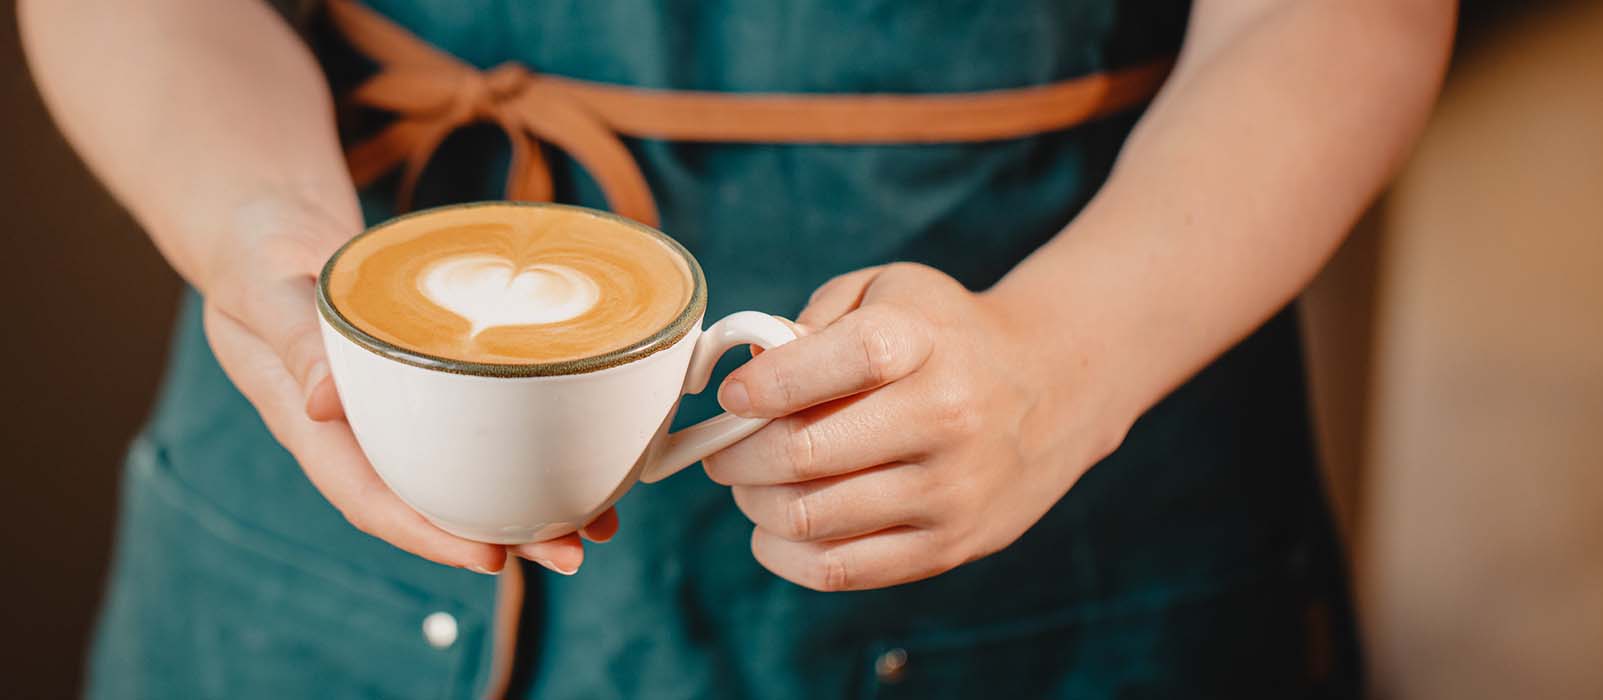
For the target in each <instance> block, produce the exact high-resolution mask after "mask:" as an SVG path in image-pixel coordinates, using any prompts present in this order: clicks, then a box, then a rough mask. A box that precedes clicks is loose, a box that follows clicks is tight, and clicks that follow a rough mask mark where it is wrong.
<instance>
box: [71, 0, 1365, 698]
mask: <svg viewBox="0 0 1603 700" xmlns="http://www.w3.org/2000/svg"><path fill="white" fill-rule="evenodd" d="M368 5H370V6H372V7H373V8H375V9H377V10H379V11H380V12H382V13H384V14H386V15H388V16H390V17H391V18H392V19H394V20H395V21H397V22H398V23H400V24H401V25H403V26H405V27H406V28H408V29H409V30H410V31H412V32H414V33H416V34H417V35H419V36H421V37H422V38H424V39H426V40H427V41H429V42H430V43H432V44H434V45H435V46H438V47H440V48H442V49H445V50H447V51H449V52H451V53H453V54H455V55H457V56H459V57H461V58H462V59H464V60H466V61H468V62H469V63H472V64H473V65H476V66H479V67H481V68H488V67H491V66H495V65H498V64H501V63H503V62H506V61H516V62H519V63H522V64H523V65H526V66H529V67H530V68H531V69H533V70H536V71H540V72H545V73H550V74H555V75H563V76H569V77H574V78H581V79H586V80H592V81H599V82H606V83H615V84H621V85H634V86H641V87H653V88H672V89H698V90H713V91H727V92H802V93H870V92H910V93H946V92H963V91H975V90H986V89H995V88H1001V87H1015V86H1022V85H1033V84H1043V83H1049V82H1053V81H1057V80H1062V79H1065V78H1070V77H1075V76H1079V75H1084V74H1088V73H1093V72H1097V71H1101V70H1105V69H1109V68H1118V67H1121V66H1126V65H1131V64H1134V63H1137V62H1140V61H1145V60H1149V59H1151V58H1154V57H1159V56H1163V55H1167V54H1172V53H1174V52H1175V50H1176V49H1177V47H1178V44H1179V41H1180V39H1181V36H1182V34H1183V31H1184V21H1185V16H1186V13H1187V10H1188V8H1187V7H1186V3H1184V2H1170V1H1165V0H1146V1H1144V2H1124V3H1115V2H1112V1H1111V0H1031V1H1029V2H1022V3H987V2H978V1H974V0H971V1H969V2H958V1H957V0H944V1H935V0H878V1H873V2H869V1H858V2H847V1H845V0H806V1H803V0H788V1H787V0H751V1H743V2H729V3H705V2H694V1H691V0H685V1H684V2H656V3H648V2H625V1H623V0H609V1H603V0H591V1H586V2H533V1H532V0H531V1H527V2H520V1H518V0H433V1H428V0H372V1H371V2H369V3H368ZM308 34H309V37H310V38H311V40H312V41H313V43H314V46H316V47H317V49H318V52H319V54H320V56H321V57H322V58H323V60H324V64H325V67H326V68H327V70H328V73H329V76H330V79H331V81H332V83H333V84H334V86H335V88H336V90H343V89H346V88H348V87H349V86H350V85H352V84H354V83H355V82H357V81H359V80H360V79H361V78H362V77H364V76H365V75H368V74H370V73H371V71H372V65H371V64H369V63H367V62H366V61H364V60H363V59H361V58H360V57H358V56H356V55H355V54H354V53H353V52H352V51H351V50H350V48H349V47H348V46H345V45H343V43H342V42H341V41H340V40H339V38H338V37H337V36H335V35H334V34H333V33H332V31H331V30H329V28H328V27H327V26H325V25H323V24H319V25H317V26H314V27H312V28H310V29H309V32H308ZM347 116H351V115H347ZM361 116H362V115H355V118H353V120H352V122H354V123H357V124H358V126H356V127H353V128H355V129H357V130H359V129H360V128H361V127H360V125H359V123H360V122H361V121H362V120H361ZM1138 116H1139V115H1138V114H1127V115H1123V116H1119V117H1115V118H1111V119H1106V120H1102V121H1098V122H1094V123H1090V124H1086V125H1083V126H1080V127H1077V128H1074V129H1070V130H1067V131H1062V132H1057V133H1051V134H1043V135H1039V136H1034V137H1028V138H1019V139H1012V140H1006V141H997V142H987V143H968V144H941V145H916V146H914V145H906V146H895V145H890V146H830V145H768V144H755V145H754V144H704V143H696V144H690V143H675V142H666V141H654V140H639V139H631V140H629V142H628V146H629V148H630V149H631V151H632V152H633V155H634V156H635V158H636V159H637V161H638V163H639V164H640V167H641V169H642V170H643V171H644V173H645V176H646V178H647V180H648V181H649V183H650V185H651V187H652V191H653V194H654V195H655V198H656V202H657V206H658V207H659V208H660V211H661V216H662V228H663V229H664V230H665V231H667V232H668V233H669V234H670V235H673V236H675V237H676V238H677V239H678V240H680V241H681V242H683V243H684V244H685V245H686V246H687V247H688V248H689V249H690V250H691V251H692V252H694V253H695V255H696V256H697V258H698V259H699V260H700V261H701V263H702V265H703V267H704V269H705V271H706V273H707V277H708V282H709V287H710V290H711V303H710V305H709V309H708V315H709V316H710V317H718V316H721V315H723V314H726V313H729V312H732V311H736V310H739V309H748V308H750V309H763V310H769V311H773V312H777V313H783V314H794V313H795V312H797V311H798V310H800V308H801V307H802V305H803V304H804V302H805V300H806V298H807V296H808V294H809V293H810V292H811V291H812V290H813V289H814V288H815V287H816V286H817V285H819V284H820V283H822V282H823V281H825V280H827V279H829V278H830V277H832V276H834V275H837V274H840V273H843V272H846V271H849V270H853V269H857V268H860V267H864V266H868V265H875V264H880V263H884V262H887V261H891V260H911V261H918V262H922V263H926V264H929V265H932V266H934V267H937V268H939V269H941V270H944V271H946V272H947V273H949V274H951V275H952V276H954V277H956V278H957V279H958V280H960V281H962V282H963V283H964V284H966V285H968V286H969V287H970V288H973V289H983V288H985V287H987V286H989V285H990V284H992V283H994V282H995V281H996V280H997V279H998V278H1000V277H1001V276H1002V275H1003V274H1005V273H1006V272H1007V271H1008V270H1009V269H1010V268H1012V267H1013V266H1014V265H1015V264H1017V263H1018V262H1019V261H1020V260H1021V259H1022V258H1023V257H1024V256H1026V255H1027V254H1029V253H1030V251H1032V250H1034V249H1035V248H1036V247H1038V246H1039V245H1041V244H1042V243H1044V242H1045V241H1047V240H1048V239H1049V238H1051V237H1052V236H1053V235H1054V234H1055V233H1057V232H1058V231H1059V230H1060V229H1062V227H1063V226H1064V224H1065V223H1066V222H1067V221H1069V220H1070V219H1071V218H1072V217H1073V216H1074V214H1075V213H1076V212H1077V211H1078V210H1079V209H1080V207H1081V206H1083V204H1084V203H1085V202H1086V200H1087V199H1088V198H1089V197H1090V196H1091V195H1092V194H1093V193H1094V192H1095V190H1096V188H1097V187H1098V186H1100V184H1101V183H1102V181H1103V180H1104V178H1105V177H1106V176H1107V173H1108V171H1109V169H1110V167H1111V165H1112V163H1113V160H1114V157H1115V155H1116V153H1117V150H1118V148H1119V146H1120V144H1121V142H1122V140H1123V139H1124V137H1125V136H1126V135H1127V134H1128V132H1129V130H1130V128H1131V127H1132V125H1133V123H1134V121H1135V119H1136V118H1137V117H1138ZM548 155H549V157H550V158H551V162H552V175H553V178H554V180H555V182H556V192H557V198H558V199H559V200H561V201H567V202H575V203H579V204H585V205H589V206H595V207H604V206H605V200H604V199H603V198H602V196H601V193H600V191H599V189H598V188H597V186H596V184H595V183H594V181H593V180H591V179H590V178H589V176H588V175H586V174H585V173H584V172H583V170H582V169H581V168H579V167H577V166H576V165H575V164H574V163H573V162H571V161H569V160H567V159H566V158H565V157H564V156H563V155H562V154H561V153H558V152H551V153H549V154H548ZM507 160H508V148H507V145H506V141H505V139H504V137H502V136H501V135H500V134H499V132H497V131H496V130H495V129H493V128H490V127H484V128H468V129H464V130H462V131H461V132H459V133H458V134H457V135H455V136H453V137H452V138H451V139H450V140H448V141H447V142H446V144H445V145H444V146H443V147H442V148H441V149H440V151H439V152H438V154H437V155H436V157H435V159H434V161H433V162H432V165H431V166H430V168H429V170H428V171H427V173H426V174H425V176H424V178H423V180H422V182H421V183H420V185H419V188H418V195H417V201H418V205H419V206H426V205H431V204H439V203H445V202H452V201H465V200H476V199H493V198H497V197H498V196H499V193H500V191H501V187H502V180H503V178H504V172H505V166H506V163H507ZM394 184H395V183H394V181H393V179H392V180H390V181H384V182H380V183H378V184H377V185H376V186H374V187H372V188H370V189H369V190H367V191H365V192H363V194H362V201H363V206H364V209H365V212H366V215H367V218H368V220H369V221H370V222H375V221H379V220H382V219H384V218H387V217H389V216H391V215H392V214H393V213H394V211H395V207H394V201H393V194H392V193H393V190H394ZM198 307H199V304H198V300H197V299H195V298H193V297H192V296H191V298H189V299H188V300H187V301H186V303H185V307H184V311H183V313H182V314H181V320H180V322H179V327H178V329H177V333H176V336H175V340H174V348H173V354H172V363H171V367H170V368H169V372H168V380H167V383H166V385H165V387H164V389H163V392H162V395H161V398H160V401H159V403H158V406H157V408H156V411H155V414H154V416H153V418H152V420H151V422H150V425H149V427H148V428H147V430H145V432H144V433H143V434H142V435H141V437H140V438H139V439H138V440H137V441H136V442H135V444H134V446H133V448H132V450H131V452H130V455H129V458H128V465H127V476H126V478H125V483H124V493H123V503H122V511H121V524H120V531H119V532H120V536H119V540H118V548H117V554H116V561H115V567H114V573H113V576H112V579H111V583H110V586H109V591H108V597H107V601H106V605H105V609H104V611H103V613H102V618H101V624H100V628H99V631H98V634H97V636H96V640H95V645H94V650H93V656H92V664H91V666H92V667H91V679H90V680H91V683H90V695H91V696H93V697H99V698H142V697H150V698H175V697H228V698H257V697H260V698H303V697H318V698H322V697H361V698H367V697H426V698H439V697H470V696H473V695H475V694H477V693H479V692H481V691H482V689H483V688H484V687H485V686H486V684H487V683H488V682H489V680H490V676H491V668H490V653H489V652H490V637H489V632H490V624H491V615H492V612H493V611H492V607H493V604H494V587H495V585H494V584H495V582H494V580H493V579H492V578H490V577H486V576H481V575H477V574H472V573H468V572H465V571H461V570H456V569H451V568H448V567H442V566H438V565H434V564H431V563H428V562H425V561H423V560H421V559H417V558H415V557H412V556H410V555H408V554H405V553H403V552H401V551H399V550H396V549H394V548H392V547H390V546H389V545H387V544H385V543H383V542H381V541H379V540H376V539H374V538H371V537H368V536H366V535H363V534H361V533H359V532H357V531H356V530H355V529H353V528H352V527H351V526H350V525H348V524H347V523H346V522H345V521H344V519H343V518H342V517H341V516H340V515H339V513H338V512H336V511H335V510H334V509H333V508H332V507H331V506H329V505H328V504H327V502H325V501H324V500H323V499H322V497H321V496H319V495H318V493H317V492H316V490H315V489H313V487H312V486H311V484H310V483H309V482H308V481H307V480H306V478H305V477H304V476H303V474H302V473H301V471H300V469H299V467H298V466H297V465H296V464H295V462H294V460H293V459H292V458H291V457H290V455H289V454H288V453H287V452H285V451H284V450H283V449H282V448H281V447H279V446H278V445H277V444H276V443H275V442H274V441H273V439H272V437H271V436H270V435H269V434H268V432H267V430H266V429H265V428H264V427H263V425H262V423H261V421H260V419H259V418H258V417H257V416H256V414H255V412H254V411H253V410H252V409H251V407H250V406H249V404H247V403H246V402H245V400H244V399H243V397H241V396H240V395H239V394H238V393H237V392H236V391H235V390H234V388H233V387H232V386H231V385H230V384H229V382H228V381H227V379H226V378H225V377H224V375H223V373H222V371H221V370H220V369H219V368H218V366H217V363H216V361H215V359H214V358H213V357H212V355H211V353H210V351H209V349H208V348H207V346H206V343H205V340H204V337H203V335H202V331H201V324H200V317H199V308H198ZM728 369H729V367H728V366H725V367H723V368H722V370H721V372H722V371H727V370H728ZM1305 403H1306V401H1305V396H1304V394H1303V372H1302V368H1301V365H1300V350H1299V346H1298V338H1297V327H1296V323H1295V319H1294V317H1293V315H1292V313H1291V312H1290V311H1289V310H1288V311H1286V312H1283V313H1281V314H1279V315H1277V316H1276V317H1275V318H1274V319H1272V320H1271V321H1270V322H1269V323H1268V324H1267V325H1266V326H1265V327H1264V328H1262V329H1261V330H1259V331H1258V332H1257V333H1255V334H1254V335H1253V336H1251V337H1250V338H1248V339H1247V340H1246V341H1244V342H1242V343H1241V344H1240V345H1239V346H1238V347H1236V348H1234V349H1232V350H1231V351H1230V352H1228V353H1227V354H1225V355H1224V356H1223V357H1221V358H1220V359H1219V360H1217V361H1216V362H1214V363H1212V364H1211V365H1210V366H1209V367H1208V368H1206V369H1205V370H1203V371H1202V372H1201V373H1200V374H1199V375H1198V376H1197V377H1195V378H1194V379H1192V380H1191V381H1190V382H1188V383H1187V384H1185V385H1184V386H1183V387H1181V388H1180V389H1179V390H1177V391H1175V392H1174V393H1173V394H1172V395H1171V396H1169V397H1168V398H1166V399H1165V400H1164V401H1162V402H1161V403H1159V404H1158V405H1157V406H1155V407H1154V408H1153V409H1152V410H1150V411H1149V412H1148V413H1147V414H1146V415H1145V416H1143V417H1142V418H1141V419H1140V420H1139V421H1138V422H1137V423H1136V424H1135V426H1134V427H1133V428H1132V430H1131V431H1130V433H1129V436H1128V438H1127V440H1126V442H1125V444H1124V445H1123V447H1121V448H1120V449H1119V450H1118V451H1117V452H1115V453H1114V454H1113V455H1112V456H1110V457H1108V458H1107V459H1105V460H1103V461H1102V462H1101V463H1100V464H1098V465H1097V466H1095V467H1094V468H1092V469H1091V471H1090V472H1089V473H1087V474H1086V475H1085V477H1084V478H1083V479H1081V481H1080V482H1079V484H1078V485H1076V486H1075V487H1074V489H1073V490H1072V491H1071V492H1070V493H1069V494H1068V496H1066V497H1065V498H1064V499H1063V500H1062V501H1061V502H1060V503H1059V504H1058V505H1057V506H1056V507H1054V508H1053V509H1052V510H1051V511H1050V512H1048V513H1047V514H1046V516H1045V517H1044V518H1043V519H1042V520H1041V521H1040V522H1039V523H1038V524H1037V525H1036V526H1035V527H1034V528H1032V529H1031V530H1030V531H1029V532H1028V533H1026V534H1025V535H1024V537H1023V538H1022V539H1020V540H1019V541H1018V542H1017V543H1015V544H1014V545H1013V546H1011V547H1009V548H1008V549H1006V550H1004V551H1002V552H1000V553H998V554H995V555H993V556H991V557H988V558H986V559H983V560H980V561H978V562H974V563H972V564H969V565H967V566H964V567H961V568H959V569H956V570H954V571H952V572H950V573H947V574H944V575H941V576H937V577H935V578H933V579H929V580H926V581H921V582H917V583H912V584H907V585H902V586H897V587H895V588H890V589H884V590H878V591H864V592H855V593H827V594H826V593H817V592H813V591H809V590H806V589H803V588H800V587H797V586H795V585H793V584H790V583H788V582H785V581H783V580H781V579H779V578H777V577H775V576H773V575H772V574H770V573H768V572H767V571H765V570H764V569H763V568H762V567H761V566H759V565H758V564H757V563H756V562H755V561H754V560H753V559H752V556H751V553H750V550H749V537H750V533H751V527H752V526H751V524H750V523H749V522H747V521H746V519H745V518H744V517H742V516H741V514H740V513H739V511H738V510H737V509H736V508H735V506H734V503H733V501H732V499H731V498H730V495H729V492H728V490H727V489H725V488H722V487H719V486H717V485H715V484H713V483H711V482H709V481H708V480H707V479H706V478H705V476H704V475H702V474H700V473H698V472H696V471H693V470H691V471H686V472H684V473H681V474H680V475H678V476H675V477H673V478H671V479H669V480H667V481H665V482H662V483H660V484H656V485H652V486H644V487H640V488H637V489H635V490H634V491H633V492H631V493H630V494H629V495H628V496H627V497H626V498H625V499H624V500H623V501H622V503H621V504H620V505H619V511H620V513H621V516H622V519H623V528H622V530H621V532H620V533H619V535H618V536H617V538H616V539H614V540H613V541H612V542H610V543H608V544H605V545H601V546H595V547H591V548H590V549H589V551H588V553H587V558H586V561H585V564H584V568H583V569H582V570H581V571H580V573H579V574H578V575H577V576H574V577H571V578H568V577H561V576H555V575H548V574H545V573H544V572H543V570H541V569H537V568H532V567H531V568H529V569H528V571H529V576H528V578H527V581H528V583H527V585H528V591H527V600H528V603H527V605H526V607H525V610H524V615H523V623H522V628H521V630H520V643H519V645H518V656H517V658H516V666H515V669H516V670H515V673H514V678H513V681H514V683H513V694H514V695H520V696H523V695H526V696H527V697H536V698H634V697H653V698H656V697H665V698H757V697H761V698H817V697H826V698H836V697H845V698H869V697H881V698H899V697H905V698H934V697H1061V698H1182V697H1199V698H1200V697H1235V698H1239V697H1277V698H1279V697H1351V696H1354V695H1356V692H1357V687H1358V674H1357V666H1356V651H1355V647H1354V641H1353V630H1352V624H1351V615H1350V611H1349V604H1348V599H1347V591H1346V584H1345V578H1344V573H1343V570H1342V565H1341V560H1340V557H1339V551H1338V549H1337V548H1336V546H1335V544H1334V541H1333V537H1332V534H1331V528H1330V523H1329V517H1328V513H1327V510H1326V507H1325V502H1324V498H1323V495H1322V492H1321V489H1320V485H1319V483H1318V475H1317V470H1316V469H1315V464H1314V460H1313V453H1312V449H1311V446H1310V438H1309V427H1308V417H1307V412H1306V408H1305ZM715 410H716V406H715V402H714V400H713V399H712V398H711V396H710V395H704V396H701V397H697V398H692V399H690V400H688V401H687V402H686V404H685V405H684V407H683V409H682V410H681V412H680V416H679V419H678V420H679V422H681V423H686V422H690V421H694V420H698V419H700V418H703V417H705V416H707V415H709V414H710V413H712V412H713V411H715ZM426 619H427V620H429V623H428V625H427V630H425V623H424V621H425V620H426Z"/></svg>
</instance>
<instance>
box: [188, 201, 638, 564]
mask: <svg viewBox="0 0 1603 700" xmlns="http://www.w3.org/2000/svg"><path fill="white" fill-rule="evenodd" d="M352 208H353V209H354V207H352ZM360 227H361V222H360V220H359V219H357V218H356V216H355V215H354V212H352V213H351V214H349V215H346V216H340V215H338V214H337V213H334V212H330V211H327V210H324V209H321V208H318V207H315V206H312V205H309V204H306V203H304V202H293V203H287V202H282V201H271V202H260V203H255V204H252V205H249V206H246V207H243V208H241V209H240V211H239V215H238V217H237V225H236V226H235V230H233V231H230V232H229V233H228V234H227V235H226V237H225V238H220V239H218V241H217V242H216V244H215V249H214V251H213V252H212V254H211V255H210V256H208V257H207V258H206V259H207V263H206V265H205V268H206V269H205V270H204V274H202V275H197V279H196V282H197V284H198V286H200V287H201V291H202V293H203V295H204V297H205V300H206V301H205V326H206V336H207V339H208V340H209V341H210V343H211V347H212V350H213V352H214V353H215V354H216V356H217V360H218V363H219V364H221V365H222V367H223V370H224V371H225V372H226V373H227V374H228V377H229V379H231V380H232V381H233V382H234V384H235V386H237V387H238V388H239V390H240V392H241V393H243V394H244V395H245V398H246V399H248V400H249V401H250V403H251V405H252V406H254V407H255V408H256V410H257V411H258V412H259V413H260V414H261V417H262V420H263V422H265V423H266V424H267V427H268V429H269V430H271V431H272V433H273V436H274V437H275V438H276V439H277V440H278V441H279V442H280V443H282V444H283V445H284V447H285V448H286V449H288V450H289V451H290V453H291V454H293V455H294V456H295V459H296V460H297V461H298V462H299V463H300V465H301V468H302V469H303V470H304V471H305V472H306V476H307V477H308V478H309V479H311V481H312V483H313V484H314V485H315V486H316V487H317V489H318V491H320V492H322V494H323V496H324V497H325V498H327V499H328V500H329V502H330V503H332V504H333V505H334V507H335V508H338V509H339V511H340V512H341V513H342V514H343V515H344V516H345V518H346V519H347V520H349V521H350V523H351V524H352V525H354V526H355V527H356V528H357V529H359V530H362V531H363V532H366V533H368V534H370V535H373V536H374V537H378V538H379V539H382V540H384V541H386V542H389V543H390V544H392V545H395V546H396V547H399V548H401V549H403V550H406V551H408V552H411V553H413V554H416V555H418V556H421V557H424V558H426V559H430V560H432V561H435V562H439V563H441V564H447V565H450V566H457V567H462V568H466V569H471V570H473V571H478V572H480V573H495V572H498V571H500V570H501V568H502V567H503V566H505V563H506V557H507V550H508V548H507V547H505V546H503V545H492V544H485V543H483V542H474V541H471V540H467V539H463V538H460V537H457V536H455V535H452V534H450V533H447V532H445V531H444V530H441V529H439V528H438V527H435V526H434V525H433V524H432V523H430V522H429V521H428V520H427V519H425V518H424V517H423V516H421V515H419V514H418V513H417V512H416V511H414V510H412V508H411V507H410V506H407V505H406V504H405V503H404V502H402V501H401V499H400V498H399V497H397V496H396V495H395V494H394V493H393V492H391V491H390V489H389V487H388V486H386V485H385V484H384V482H383V481H382V480H381V479H380V478H379V476H378V474H377V473H376V472H374V471H373V467H372V465H371V464H369V463H368V461H367V458H366V456H364V455H363V453H362V451H361V448H360V447H359V446H358V445H357V443H356V438H355V436H354V435H352V433H351V429H350V426H349V425H348V424H347V423H346V422H345V421H344V419H343V418H344V414H343V411H342V410H341V408H340V402H339V397H338V395H337V394H336V392H335V390H334V383H333V382H332V381H331V380H330V377H329V370H328V361H327V358H326V356H325V354H324V350H323V341H322V336H321V333H320V329H319V324H318V318H317V311H316V307H315V305H314V303H313V300H314V298H315V297H314V294H315V285H316V279H317V275H318V273H319V271H320V270H321V269H322V266H323V263H324V262H326V261H327V260H328V258H329V256H330V255H332V254H333V253H334V251H335V250H336V249H338V248H339V246H340V245H341V244H343V243H344V242H345V241H346V240H348V239H349V238H350V237H351V236H353V235H355V234H356V233H357V232H358V231H359V230H360ZM617 529H618V516H617V513H616V512H615V511H613V510H610V509H609V510H608V511H607V512H606V513H604V514H603V515H602V516H601V517H599V518H597V519H596V520H595V521H594V522H592V523H591V524H590V525H588V526H587V527H586V528H585V529H584V530H582V531H581V532H582V534H583V535H584V536H585V537H586V538H588V539H591V540H592V541H597V542H604V541H606V540H608V539H611V537H612V536H613V534H614V533H616V532H617ZM580 534H581V533H574V534H571V535H567V536H564V537H560V538H557V539H555V540H550V541H547V542H537V543H533V544H527V545H519V546H517V547H513V548H511V549H512V551H513V552H514V553H515V554H517V555H518V556H521V557H523V558H525V559H529V560H530V561H534V562H536V563H539V564H541V565H542V566H545V567H546V568H548V569H551V570H553V571H557V572H559V573H564V574H571V573H573V572H575V571H577V570H578V568H579V565H580V563H581V562H582V561H583V558H584V545H583V543H582V542H581V541H580Z"/></svg>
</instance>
